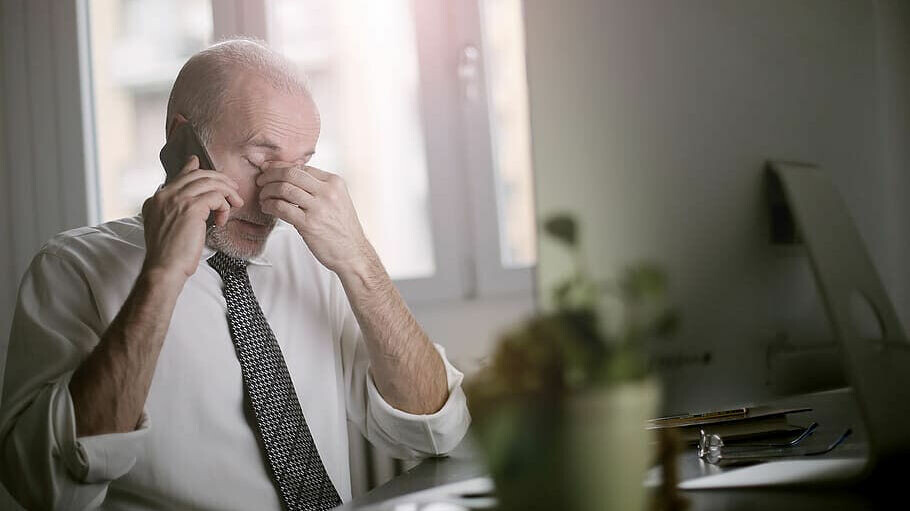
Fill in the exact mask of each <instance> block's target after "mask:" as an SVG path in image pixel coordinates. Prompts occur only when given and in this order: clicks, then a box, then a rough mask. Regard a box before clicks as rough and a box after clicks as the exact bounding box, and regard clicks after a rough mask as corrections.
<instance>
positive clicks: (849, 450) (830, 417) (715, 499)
mask: <svg viewBox="0 0 910 511" xmlns="http://www.w3.org/2000/svg"><path fill="white" fill-rule="evenodd" d="M773 404H775V405H777V404H780V405H781V406H809V407H811V408H812V409H813V411H812V412H808V413H806V414H805V416H797V417H794V422H797V423H800V422H801V421H805V422H806V423H807V424H808V422H811V421H813V420H814V421H818V422H819V424H820V428H819V435H820V436H819V437H818V439H817V440H816V441H817V442H825V441H826V440H827V439H828V438H829V437H830V436H831V435H836V432H838V431H840V430H842V429H843V428H846V427H851V428H853V430H854V434H853V436H852V437H850V438H849V439H848V440H847V441H846V442H845V443H844V444H843V445H841V446H840V447H838V449H837V450H836V451H835V453H836V454H837V456H838V457H844V456H851V457H852V456H857V457H862V456H864V455H865V452H866V434H865V431H864V429H863V426H862V424H861V423H860V421H859V413H858V410H857V408H856V403H855V401H854V398H853V394H852V392H851V391H850V390H849V389H840V390H835V391H829V392H821V393H816V394H808V395H802V396H793V397H789V398H785V399H781V400H779V401H776V402H775V403H773ZM679 467H680V476H681V479H682V480H687V479H691V478H694V477H700V476H703V475H708V474H713V473H716V472H717V471H720V470H722V469H720V468H718V467H716V466H713V465H709V464H706V463H704V462H702V461H701V460H699V459H698V457H697V456H696V455H695V452H694V448H687V449H686V450H685V451H684V452H683V453H681V454H680V459H679ZM727 470H734V469H727ZM485 474H486V469H485V467H484V466H483V463H482V462H481V461H480V460H479V459H478V457H477V456H475V455H473V454H472V453H471V452H470V450H468V449H462V450H460V451H459V452H458V453H456V454H455V455H454V456H453V457H450V458H434V459H429V460H426V461H424V462H423V463H421V464H420V465H418V466H417V467H415V468H413V469H411V470H410V471H408V472H407V473H405V474H402V475H401V476H399V477H397V478H395V479H393V480H392V481H389V482H388V483H386V484H384V485H382V486H380V487H378V488H376V489H374V490H373V491H371V492H369V493H367V494H365V495H362V496H361V497H359V498H357V499H354V500H353V501H352V502H349V503H348V504H346V505H344V506H343V507H341V508H339V509H342V510H354V509H363V508H365V507H370V508H373V507H374V506H375V505H377V504H380V503H382V502H384V501H387V500H389V499H392V498H395V497H399V496H402V495H406V494H408V493H413V492H416V491H420V490H424V489H427V488H431V487H434V486H439V485H442V484H448V483H454V482H458V481H463V480H466V479H471V478H474V477H478V476H482V475H485ZM683 495H684V496H685V497H686V498H687V499H688V500H689V503H690V505H689V507H688V509H689V510H692V511H695V510H706V511H708V510H711V511H713V510H732V511H735V510H755V509H794V510H800V511H811V510H825V511H839V510H854V509H870V508H871V507H877V506H876V504H884V503H885V502H887V501H888V500H890V498H889V496H887V495H886V496H883V495H881V494H879V493H872V492H869V491H860V490H858V489H855V488H850V487H828V488H816V489H800V488H796V489H793V488H790V489H783V488H761V489H748V490H743V489H730V490H700V491H687V492H683ZM890 497H891V498H893V496H890Z"/></svg>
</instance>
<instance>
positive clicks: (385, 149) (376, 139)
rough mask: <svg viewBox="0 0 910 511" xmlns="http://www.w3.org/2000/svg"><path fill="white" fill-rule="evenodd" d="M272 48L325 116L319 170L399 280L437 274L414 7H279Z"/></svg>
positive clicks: (388, 2)
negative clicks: (344, 186) (345, 196)
mask: <svg viewBox="0 0 910 511" xmlns="http://www.w3.org/2000/svg"><path fill="white" fill-rule="evenodd" d="M269 39H270V43H271V44H272V45H273V47H275V48H276V49H278V50H279V51H282V52H283V53H284V54H285V55H287V56H289V57H290V58H291V59H293V60H294V61H295V62H297V63H298V65H300V67H301V68H302V70H303V72H304V73H306V75H307V77H308V79H309V82H310V88H311V90H312V92H313V96H314V98H315V100H316V103H317V104H318V105H319V110H320V113H321V115H322V134H321V136H320V139H319V143H318V144H317V146H316V155H315V157H314V158H313V163H312V164H313V165H314V166H316V167H320V168H323V169H325V170H328V171H330V172H335V173H337V174H340V175H342V176H343V177H344V178H345V180H346V181H347V183H348V188H349V189H350V191H351V196H352V198H353V200H354V204H355V205H356V207H357V212H358V214H359V215H360V220H361V222H362V223H363V226H364V230H365V231H366V233H367V236H368V237H369V238H370V241H372V243H373V244H374V245H375V247H376V250H377V252H379V254H380V256H381V257H382V260H383V262H384V263H385V265H386V268H387V269H388V271H389V273H390V274H391V275H392V277H393V278H397V279H401V278H415V277H426V276H430V275H432V274H433V272H434V271H435V265H434V259H433V242H432V232H431V228H430V216H429V205H428V203H427V201H428V189H427V166H426V157H425V146H424V137H423V129H422V123H421V116H420V105H419V92H420V90H419V74H418V64H417V46H416V42H417V41H416V30H415V27H414V14H413V11H412V9H411V1H410V0H382V1H379V2H377V1H375V0H272V1H271V2H270V3H269Z"/></svg>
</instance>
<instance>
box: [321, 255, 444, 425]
mask: <svg viewBox="0 0 910 511" xmlns="http://www.w3.org/2000/svg"><path fill="white" fill-rule="evenodd" d="M367 252H368V253H367V254H366V255H365V257H364V258H363V262H362V264H359V265H358V266H357V267H356V268H351V269H349V270H347V271H343V272H339V273H338V275H339V277H340V279H341V283H342V285H343V286H344V289H345V293H346V294H347V296H348V300H349V301H350V303H351V307H352V309H353V311H354V315H355V317H356V318H357V322H358V324H359V325H360V329H361V331H362V332H363V336H364V340H365V342H366V346H367V351H368V352H369V354H370V362H371V363H370V367H371V371H372V373H373V381H374V382H375V384H376V387H377V389H378V390H379V392H380V393H381V394H382V396H383V398H385V400H386V401H387V402H388V403H389V404H391V405H392V406H394V407H395V408H398V409H399V410H402V411H405V412H408V413H413V414H430V413H433V412H436V411H438V410H439V409H440V408H441V407H442V405H443V404H445V401H446V399H447V398H448V387H447V382H446V372H445V366H444V365H443V362H442V358H441V357H440V356H439V353H438V352H437V351H436V349H435V348H434V347H433V344H432V343H431V342H430V340H429V338H428V337H427V335H426V333H425V332H424V331H423V329H422V328H420V325H419V324H418V323H417V320H416V319H414V316H413V315H412V314H411V312H410V311H409V310H408V307H407V305H406V304H405V302H404V300H403V299H402V297H401V294H400V293H399V292H398V290H397V289H396V288H395V286H394V284H393V283H392V281H391V279H390V278H389V276H388V274H387V273H386V271H385V269H384V268H383V267H382V263H380V261H379V258H378V257H377V256H376V254H375V252H374V251H373V250H372V247H368V248H367Z"/></svg>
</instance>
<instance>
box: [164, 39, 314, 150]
mask: <svg viewBox="0 0 910 511" xmlns="http://www.w3.org/2000/svg"><path fill="white" fill-rule="evenodd" d="M237 70H241V71H244V72H252V73H256V74H258V75H260V76H261V77H263V78H264V79H265V80H266V81H267V82H268V83H269V84H270V85H271V86H273V87H275V88H276V89H277V90H279V91H282V92H286V93H289V94H300V95H309V87H308V86H307V83H306V78H305V77H304V76H303V73H301V72H300V71H299V70H298V69H297V66H296V65H295V64H294V63H293V62H291V61H290V60H289V59H288V58H287V57H285V56H284V55H282V54H280V53H278V52H277V51H275V50H273V49H271V48H269V47H268V45H267V44H266V43H265V42H264V41H261V40H258V39H252V38H233V39H228V40H225V41H221V42H219V43H216V44H213V45H212V46H209V47H208V48H206V49H204V50H202V51H200V52H199V53H196V54H195V55H193V56H192V57H190V59H189V60H187V61H186V64H184V65H183V68H181V69H180V73H179V74H178V75H177V80H176V81H174V86H173V88H171V95H170V97H169V98H168V102H167V120H166V121H165V123H166V124H165V127H164V129H165V130H167V129H168V125H169V124H170V122H171V120H172V119H173V117H174V115H176V114H178V113H179V114H182V115H183V116H184V117H186V118H187V119H188V120H189V121H190V124H192V125H193V128H194V129H195V130H196V134H197V135H198V136H199V139H200V140H201V142H202V143H203V144H205V145H209V144H210V143H211V142H212V138H213V136H214V126H215V124H216V123H217V121H218V119H219V117H220V115H221V112H222V110H223V109H222V108H221V107H222V105H223V104H224V100H225V98H226V96H227V93H228V91H229V89H230V84H231V79H232V77H233V76H236V75H235V74H233V73H232V71H237Z"/></svg>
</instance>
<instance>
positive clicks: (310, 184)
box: [256, 164, 325, 195]
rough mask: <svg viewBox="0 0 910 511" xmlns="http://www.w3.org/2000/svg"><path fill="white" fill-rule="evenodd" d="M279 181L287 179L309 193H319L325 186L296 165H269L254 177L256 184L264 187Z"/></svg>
mask: <svg viewBox="0 0 910 511" xmlns="http://www.w3.org/2000/svg"><path fill="white" fill-rule="evenodd" d="M309 168H311V167H307V169H309ZM281 181H287V182H288V183H291V184H293V185H294V186H296V187H298V188H300V189H302V190H304V191H306V192H308V193H309V194H311V195H319V192H320V191H321V190H323V189H324V187H325V182H324V181H321V180H319V179H317V178H316V177H315V176H313V175H312V174H310V173H309V172H307V171H306V170H303V169H301V168H300V167H299V166H296V165H294V166H287V165H286V164H284V165H281V164H275V165H269V166H268V168H266V169H265V170H263V171H262V173H261V174H260V175H259V176H258V177H257V178H256V184H257V185H259V186H260V187H265V185H267V184H269V183H274V182H281Z"/></svg>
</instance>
